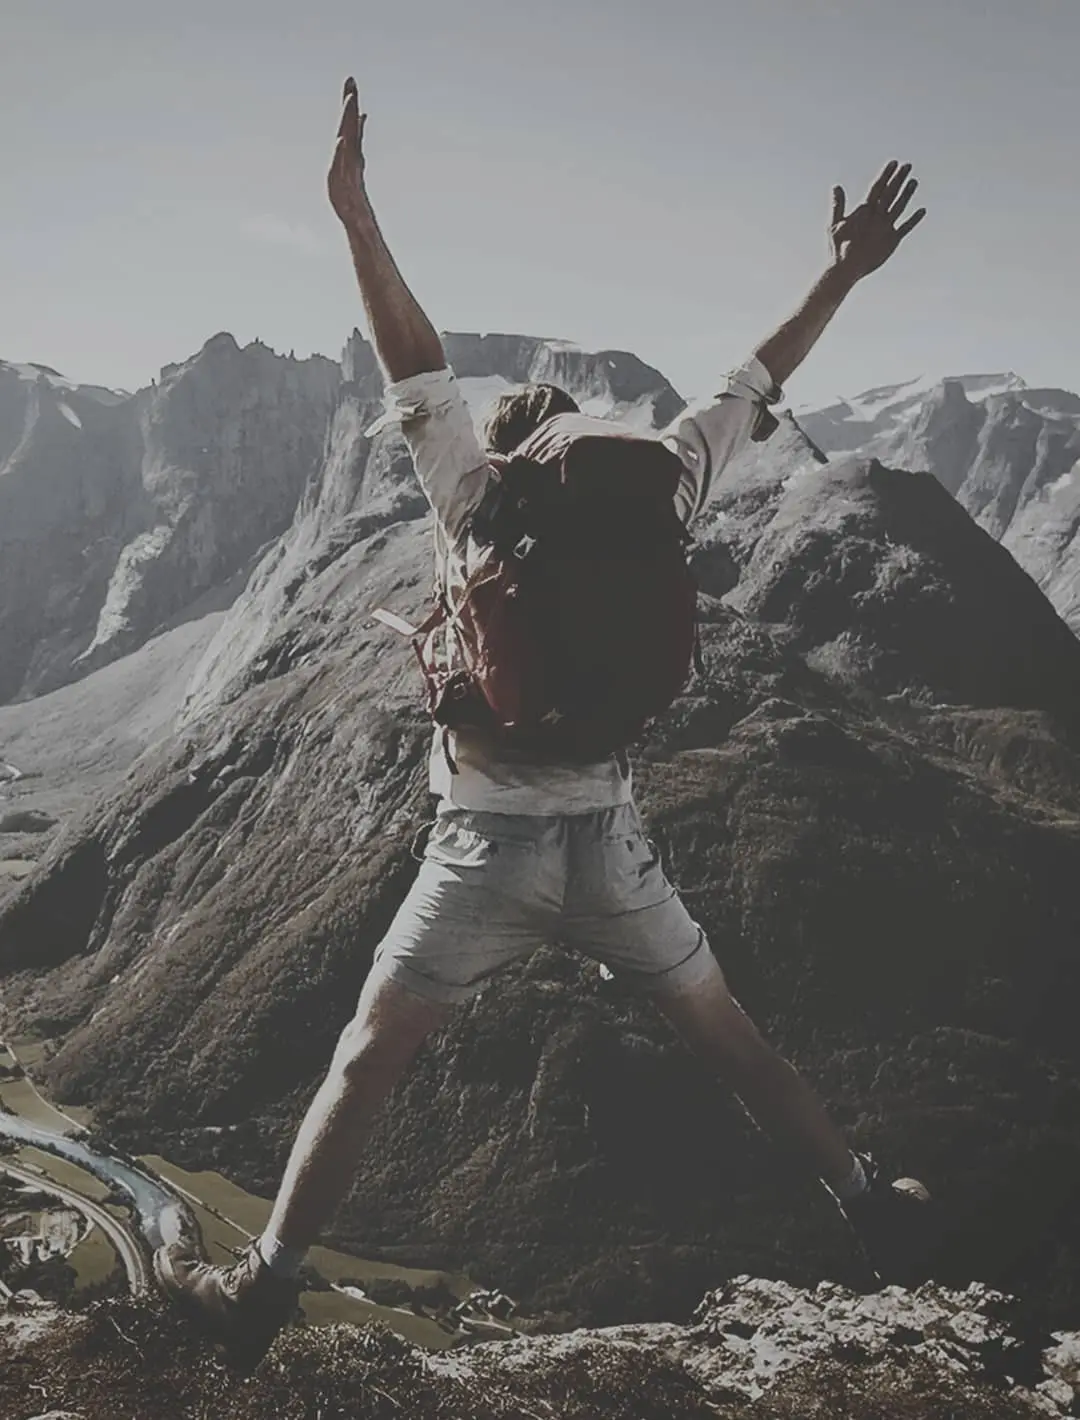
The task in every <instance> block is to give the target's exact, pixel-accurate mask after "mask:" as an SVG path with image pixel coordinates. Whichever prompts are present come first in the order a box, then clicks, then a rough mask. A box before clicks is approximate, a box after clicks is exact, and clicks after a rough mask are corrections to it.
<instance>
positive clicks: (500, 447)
mask: <svg viewBox="0 0 1080 1420" xmlns="http://www.w3.org/2000/svg"><path fill="white" fill-rule="evenodd" d="M577 413H579V409H578V405H577V403H576V401H575V400H574V399H572V398H571V396H570V395H568V394H567V393H566V391H565V390H563V389H560V388H559V386H558V385H525V386H524V388H522V389H518V390H510V391H509V392H508V393H506V394H501V395H499V397H498V399H497V400H496V401H495V403H494V404H493V405H492V407H491V412H490V414H489V415H488V417H487V419H486V420H485V421H484V444H485V445H486V447H487V450H488V452H489V453H492V454H512V453H513V452H514V450H515V449H516V448H517V446H518V445H519V444H521V443H524V442H525V440H526V439H527V438H528V437H529V435H530V434H532V433H534V432H535V431H536V430H537V429H539V428H540V425H541V424H543V423H545V422H546V421H547V420H548V419H552V418H553V417H554V416H555V415H556V414H577Z"/></svg>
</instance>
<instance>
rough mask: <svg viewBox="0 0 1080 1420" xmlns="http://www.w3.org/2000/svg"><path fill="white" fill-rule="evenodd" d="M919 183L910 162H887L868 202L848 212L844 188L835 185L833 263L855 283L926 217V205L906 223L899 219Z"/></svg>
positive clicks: (882, 261)
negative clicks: (912, 171)
mask: <svg viewBox="0 0 1080 1420" xmlns="http://www.w3.org/2000/svg"><path fill="white" fill-rule="evenodd" d="M918 185H919V184H918V182H917V181H916V180H915V178H913V177H912V176H911V164H910V163H903V164H900V163H897V162H895V161H894V162H891V163H886V165H885V167H883V168H882V170H881V172H880V173H879V174H878V176H877V178H876V179H875V180H874V183H873V185H872V187H871V188H870V191H869V192H868V193H867V195H866V201H865V202H863V203H862V204H861V205H860V206H859V207H856V208H855V210H854V212H851V213H849V214H846V215H845V210H844V209H845V206H846V198H845V196H844V189H843V188H842V187H834V188H833V207H832V217H831V219H830V222H829V240H830V242H831V244H832V252H833V262H834V264H835V265H836V266H837V267H838V268H839V269H840V270H841V271H843V272H844V273H845V275H847V276H848V277H849V278H850V279H851V280H852V281H853V282H854V281H859V280H861V279H862V277H864V276H869V275H870V273H871V271H876V270H877V269H878V267H879V266H883V265H884V264H885V262H887V261H888V259H889V257H890V256H892V254H893V252H894V251H895V250H896V248H897V247H898V246H899V245H900V243H901V242H902V241H903V239H904V238H905V237H906V236H907V234H908V233H909V232H911V231H914V229H915V228H916V227H917V226H918V225H919V223H920V222H921V221H922V219H923V218H924V217H925V216H926V208H925V207H920V208H919V210H918V211H917V212H915V213H913V214H912V216H910V217H909V218H908V219H907V221H906V222H901V221H900V218H901V217H902V216H903V214H904V212H905V210H906V209H907V206H908V204H909V203H910V201H911V199H912V197H913V196H914V195H915V190H916V188H917V187H918ZM898 224H899V225H898Z"/></svg>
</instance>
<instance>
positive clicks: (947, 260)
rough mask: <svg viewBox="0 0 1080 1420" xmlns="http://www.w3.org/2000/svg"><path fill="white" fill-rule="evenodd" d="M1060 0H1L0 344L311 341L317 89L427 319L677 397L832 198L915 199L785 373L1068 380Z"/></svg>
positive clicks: (324, 303) (812, 245)
mask: <svg viewBox="0 0 1080 1420" xmlns="http://www.w3.org/2000/svg"><path fill="white" fill-rule="evenodd" d="M1078 54H1080V0H662V3H661V0H649V3H643V0H443V3H436V0H408V3H403V0H383V2H382V3H373V0H350V3H343V0H307V3H301V0H288V3H285V2H284V0H260V2H259V3H258V4H255V3H238V0H216V3H208V0H183V3H178V4H169V5H158V4H148V3H147V0H95V3H94V4H86V3H85V0H53V3H50V4H47V5H46V4H41V3H40V0H4V3H3V7H2V14H0V135H2V142H0V194H2V198H0V200H2V203H3V207H2V212H3V222H2V224H0V357H3V358H6V359H11V360H39V361H43V362H45V363H48V364H51V365H54V366H56V367H57V368H58V369H60V370H62V371H63V372H64V373H66V374H68V375H71V376H73V377H75V378H77V379H83V380H92V381H97V382H100V383H104V384H114V385H121V386H126V387H129V388H133V387H135V386H136V385H139V384H144V383H147V382H148V380H149V378H150V377H151V375H154V374H156V373H157V371H158V369H159V367H160V366H161V365H162V364H164V363H166V362H168V361H173V360H179V359H183V358H185V357H186V356H187V355H188V354H190V353H191V352H192V351H194V350H195V349H197V348H198V347H199V346H200V345H201V344H202V343H203V342H204V341H205V340H206V339H207V338H208V337H209V336H210V335H212V334H213V333H214V332H215V331H218V330H222V329H225V330H231V331H232V332H233V333H234V334H235V335H236V337H237V338H238V339H239V340H240V341H242V342H244V341H247V340H250V339H253V338H254V337H256V336H258V337H260V338H261V339H262V340H264V341H266V342H267V343H268V344H270V345H272V346H274V347H275V348H277V349H279V350H284V351H288V350H290V349H293V350H295V351H296V353H297V354H306V353H309V352H310V351H312V350H317V351H322V352H324V353H326V354H331V355H337V354H338V353H339V351H340V348H341V345H342V343H343V341H344V339H345V337H346V335H347V334H348V332H349V330H350V329H351V328H352V326H353V325H354V324H356V323H357V322H358V321H359V320H360V307H359V302H358V299H357V297H356V295H355V293H354V289H353V278H352V272H351V269H350V266H349V261H348V257H347V253H346V249H345V246H344V241H343V238H342V237H341V235H340V233H339V231H338V229H337V226H336V222H335V219H334V217H333V215H332V213H331V212H330V209H329V206H328V204H327V202H326V197H325V170H326V166H327V161H328V158H329V153H330V149H331V146H332V139H333V134H334V130H335V128H336V124H337V116H338V103H339V94H340V85H341V81H342V79H343V78H344V76H345V75H346V74H347V73H349V72H350V71H351V72H354V73H355V74H356V76H357V79H358V81H359V83H360V89H361V95H362V97H363V99H364V101H365V103H366V106H367V108H368V110H369V113H370V115H371V116H370V120H369V124H368V143H367V148H368V154H369V158H368V164H369V167H368V171H369V185H370V188H371V191H372V194H373V198H374V200H375V203H376V206H377V209H378V211H379V213H380V216H381V218H382V221H383V225H384V228H385V230H386V233H387V236H388V238H389V240H390V242H391V245H392V246H393V247H394V249H395V251H396V253H397V256H398V259H399V262H400V264H401V266H402V268H403V270H404V272H405V274H406V276H407V278H408V279H409V280H410V282H411V284H412V285H413V288H414V290H415V291H416V293H417V295H418V296H419V297H420V299H421V300H422V301H423V302H424V303H425V305H426V306H427V307H428V309H429V311H430V313H431V315H432V318H433V320H434V321H435V323H436V325H438V326H439V327H440V328H443V329H460V330H510V331H524V332H528V333H530V334H538V335H551V336H558V337H561V338H565V339H569V340H575V341H578V342H579V343H581V344H582V345H585V346H589V347H603V346H613V347H621V348H626V349H631V350H634V351H635V352H636V353H637V354H639V355H641V356H642V357H643V358H644V359H646V360H648V361H649V362H650V363H651V364H654V365H657V366H658V367H659V368H661V369H662V370H663V371H664V372H665V373H666V374H667V375H668V376H669V377H670V378H671V379H673V380H674V382H675V383H676V385H677V386H678V387H679V388H680V389H681V390H682V391H683V392H684V393H686V394H688V395H689V394H693V393H695V392H697V393H704V392H707V390H708V388H709V386H710V385H711V384H712V383H713V382H714V379H715V376H716V374H717V373H718V372H719V371H722V370H724V369H726V368H728V367H729V366H730V365H731V364H732V363H733V362H735V361H737V360H739V359H741V358H742V356H743V355H744V353H745V352H746V351H747V350H749V349H750V348H752V347H753V346H754V344H756V342H757V341H758V340H759V339H760V338H761V337H762V336H763V335H765V334H766V333H767V332H768V330H769V329H770V328H771V327H772V326H774V325H775V324H776V323H777V321H778V320H779V319H780V318H782V317H783V316H784V315H786V314H787V312H788V311H789V309H790V308H791V307H792V306H793V304H794V303H795V301H796V300H797V299H798V298H799V296H800V295H801V294H802V292H803V291H804V289H805V288H806V287H807V286H808V285H809V283H810V282H811V281H812V280H813V278H814V277H815V276H816V274H817V273H818V271H819V269H820V267H821V265H822V263H823V261H824V257H825V242H824V224H825V219H826V215H827V211H828V202H829V191H830V188H831V186H832V184H833V183H835V182H840V183H843V184H844V185H845V186H846V187H847V188H848V191H849V199H853V198H855V197H856V196H861V195H862V193H863V192H864V191H865V188H866V186H867V184H868V182H869V181H870V179H871V178H872V176H873V175H874V173H875V172H876V171H877V169H878V168H879V167H880V165H881V164H882V162H884V161H885V160H887V159H889V158H892V157H897V158H902V159H903V158H907V159H910V160H911V161H913V162H914V163H915V164H916V168H917V173H918V175H919V176H920V177H921V180H922V193H921V199H922V200H923V201H925V203H926V205H927V206H928V207H929V208H930V216H929V217H928V218H927V220H926V222H925V223H924V225H923V226H922V227H921V228H920V229H919V230H918V231H917V232H916V233H915V234H914V235H913V236H912V237H911V238H910V241H909V242H908V244H907V245H906V246H905V247H904V248H903V249H902V250H901V252H900V253H899V254H898V256H897V257H896V258H895V261H894V262H893V264H892V265H891V266H890V267H889V269H888V270H887V271H886V272H884V273H880V274H879V275H878V276H877V277H874V278H871V280H870V281H868V282H867V283H866V284H865V285H864V286H863V287H862V288H860V289H859V290H858V291H857V292H856V294H855V296H854V297H853V298H852V301H851V302H850V303H849V306H848V307H847V308H846V309H845V310H844V311H842V312H841V314H840V316H839V317H838V319H837V321H836V323H835V325H834V327H833V329H832V331H831V332H830V333H829V334H828V336H827V337H826V339H825V340H824V341H823V343H822V345H821V347H820V348H819V350H818V351H817V352H816V353H815V355H814V356H812V357H811V360H810V362H808V364H807V366H806V367H804V370H803V371H802V372H800V374H799V375H797V376H796V378H795V380H794V381H793V382H792V385H791V387H790V391H789V393H790V396H791V398H792V401H793V402H794V403H796V404H800V403H803V402H806V401H820V400H825V399H828V398H829V397H830V396H832V395H833V394H836V393H841V392H843V393H854V392H856V391H858V390H860V389H863V388H865V387H867V386H869V385H873V384H879V383H885V382H888V381H892V380H898V379H904V378H909V377H914V376H917V375H920V374H923V373H928V374H929V373H949V372H953V373H968V372H976V371H990V370H1000V369H1013V370H1016V371H1017V372H1018V373H1020V374H1022V375H1023V376H1024V377H1025V378H1026V379H1028V380H1029V381H1032V382H1037V383H1046V384H1058V385H1064V386H1066V387H1070V388H1072V389H1080V339H1078V337H1080V283H1078V280H1077V264H1078V259H1080V89H1078V87H1077V80H1076V57H1077V55H1078Z"/></svg>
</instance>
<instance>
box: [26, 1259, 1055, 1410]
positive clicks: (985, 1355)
mask: <svg viewBox="0 0 1080 1420" xmlns="http://www.w3.org/2000/svg"><path fill="white" fill-rule="evenodd" d="M133 1351H135V1352H137V1354H138V1362H137V1364H132V1361H133V1355H132V1353H133ZM0 1362H2V1363H4V1364H2V1365H0V1405H4V1406H5V1407H6V1408H5V1411H4V1413H5V1414H11V1415H27V1416H34V1420H47V1417H46V1415H45V1414H44V1413H42V1412H41V1410H40V1408H39V1407H40V1405H41V1404H42V1395H43V1394H44V1395H47V1396H48V1397H49V1401H50V1402H51V1404H52V1405H53V1407H54V1408H53V1409H51V1410H49V1412H48V1416H50V1417H53V1420H60V1417H62V1416H66V1415H78V1416H79V1417H80V1420H113V1417H114V1416H116V1415H117V1414H125V1415H151V1414H152V1415H154V1416H155V1417H156V1420H187V1417H188V1416H190V1415H193V1414H199V1413H205V1414H207V1415H210V1414H213V1415H223V1416H224V1415H228V1416H230V1417H235V1420H262V1417H265V1416H268V1415H280V1416H287V1417H293V1416H296V1417H299V1416H309V1415H321V1416H325V1417H327V1420H344V1417H346V1416H355V1415H363V1416H365V1417H370V1420H396V1417H398V1416H401V1415H408V1416H410V1417H415V1420H436V1417H437V1420H523V1417H534V1416H539V1415H542V1416H544V1417H547V1420H715V1417H716V1416H722V1417H724V1420H807V1417H814V1420H958V1417H961V1416H962V1417H963V1420H1047V1417H1057V1416H1062V1417H1064V1416H1068V1415H1073V1414H1075V1405H1076V1397H1077V1395H1078V1394H1080V1333H1076V1332H1057V1333H1055V1334H1049V1333H1040V1332H1039V1331H1038V1330H1036V1329H1033V1328H1031V1327H1028V1326H1025V1325H1024V1323H1023V1321H1022V1319H1021V1318H1020V1317H1019V1316H1018V1315H1017V1308H1016V1304H1015V1300H1014V1299H1011V1298H1008V1297H1005V1296H1002V1295H1000V1294H998V1293H995V1292H992V1291H990V1290H988V1289H987V1288H985V1287H980V1286H977V1285H976V1286H972V1287H968V1288H965V1289H964V1290H963V1291H955V1290H949V1289H946V1288H941V1287H932V1286H928V1287H925V1288H922V1289H920V1291H919V1292H918V1293H916V1294H915V1295H906V1294H904V1293H903V1292H901V1291H900V1290H899V1289H897V1288H889V1289H887V1290H886V1291H884V1292H882V1293H880V1294H878V1295H875V1296H870V1297H865V1296H857V1295H854V1294H852V1293H849V1292H846V1291H845V1290H844V1289H843V1288H841V1287H837V1286H835V1285H832V1284H828V1283H824V1284H822V1285H820V1286H819V1287H817V1288H815V1289H814V1290H813V1291H800V1290H799V1289H797V1288H794V1287H789V1286H785V1285H784V1284H782V1283H770V1282H763V1281H760V1280H757V1281H755V1280H753V1279H751V1278H748V1277H737V1278H734V1279H732V1281H731V1282H730V1283H729V1284H728V1285H726V1286H725V1287H723V1288H722V1289H720V1290H719V1291H714V1292H711V1293H710V1294H709V1295H707V1296H706V1297H705V1299H704V1300H703V1301H702V1303H701V1304H700V1306H699V1307H698V1308H697V1310H696V1312H695V1314H694V1317H693V1319H692V1320H691V1321H690V1322H689V1324H687V1325H676V1324H671V1323H668V1324H653V1325H636V1326H617V1327H610V1328H606V1329H603V1330H597V1331H587V1330H580V1331H573V1332H570V1333H568V1334H565V1335H561V1336H543V1335H541V1336H535V1335H534V1336H526V1337H520V1338H518V1339H516V1340H513V1341H505V1342H503V1341H497V1342H490V1343H486V1344H481V1345H473V1346H470V1347H468V1348H466V1349H457V1350H453V1351H449V1352H442V1353H436V1354H427V1355H425V1354H424V1353H422V1352H420V1351H418V1350H417V1349H416V1348H415V1347H412V1346H410V1345H409V1344H408V1343H407V1342H405V1341H402V1340H400V1339H399V1338H397V1337H395V1336H391V1335H390V1334H388V1333H386V1332H384V1331H382V1330H381V1329H379V1328H377V1327H373V1328H370V1329H367V1330H365V1331H357V1330H355V1329H354V1328H351V1327H346V1326H337V1327H320V1328H318V1329H312V1328H308V1329H306V1330H303V1331H291V1332H288V1333H286V1334H285V1335H284V1336H283V1337H282V1338H280V1339H279V1340H278V1341H277V1343H276V1344H275V1346H274V1348H273V1350H272V1351H271V1353H270V1355H269V1357H268V1358H267V1360H266V1361H265V1362H264V1363H263V1365H262V1366H261V1367H260V1369H259V1371H258V1372H257V1374H256V1375H255V1377H254V1378H253V1379H252V1380H250V1381H246V1382H245V1381H240V1380H238V1379H237V1378H236V1376H235V1375H230V1374H229V1372H228V1371H227V1370H226V1369H225V1368H224V1366H223V1365H222V1364H221V1363H220V1362H218V1361H216V1360H215V1359H214V1357H213V1356H212V1355H211V1354H210V1353H209V1351H208V1349H207V1348H206V1347H205V1346H203V1345H200V1344H199V1343H198V1342H197V1341H196V1339H195V1338H194V1337H192V1336H190V1335H189V1334H188V1332H187V1330H186V1328H185V1329H180V1328H178V1327H177V1326H176V1323H175V1319H174V1318H173V1317H172V1316H168V1317H163V1316H161V1315H160V1314H155V1312H154V1311H153V1310H152V1309H151V1308H150V1307H148V1306H147V1305H146V1304H145V1303H142V1304H140V1303H137V1302H119V1303H115V1302H114V1303H105V1304H102V1305H99V1306H98V1307H96V1308H94V1309H93V1310H91V1312H90V1313H89V1315H84V1316H75V1317H73V1316H70V1315H69V1316H64V1315H62V1314H58V1313H56V1312H55V1311H54V1310H52V1309H50V1308H49V1307H48V1306H47V1305H41V1304H40V1303H39V1304H38V1305H36V1306H33V1305H31V1304H30V1302H29V1299H27V1301H26V1302H24V1303H22V1304H21V1305H19V1306H12V1307H8V1308H6V1309H5V1308H4V1305H3V1303H2V1302H0ZM59 1406H63V1407H65V1408H64V1409H62V1410H61V1409H59V1408H57V1407H59ZM68 1406H77V1407H78V1408H77V1409H76V1410H69V1409H67V1408H66V1407H68Z"/></svg>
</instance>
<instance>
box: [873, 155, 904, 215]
mask: <svg viewBox="0 0 1080 1420" xmlns="http://www.w3.org/2000/svg"><path fill="white" fill-rule="evenodd" d="M898 166H899V165H898V163H897V161H896V159H895V158H894V159H893V160H892V162H891V163H886V164H885V166H884V167H883V168H882V170H881V172H879V173H878V175H877V177H876V178H875V179H874V181H873V183H872V185H871V187H870V191H869V192H868V193H867V195H866V200H867V202H868V203H869V205H870V206H871V207H879V206H880V205H881V202H882V199H883V198H884V196H885V189H886V188H887V187H888V185H889V179H890V178H891V177H892V175H893V173H895V172H896V169H897V167H898Z"/></svg>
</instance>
